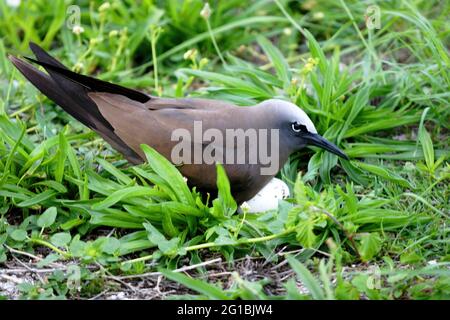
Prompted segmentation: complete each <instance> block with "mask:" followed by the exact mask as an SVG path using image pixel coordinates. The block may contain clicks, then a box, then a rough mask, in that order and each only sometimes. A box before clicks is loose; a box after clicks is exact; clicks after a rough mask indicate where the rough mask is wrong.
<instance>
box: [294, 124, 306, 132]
mask: <svg viewBox="0 0 450 320" xmlns="http://www.w3.org/2000/svg"><path fill="white" fill-rule="evenodd" d="M296 126H298V129H297V128H296ZM291 127H292V130H294V132H304V131H307V130H306V126H304V125H302V124H299V123H297V122H294V123H293V124H292V125H291Z"/></svg>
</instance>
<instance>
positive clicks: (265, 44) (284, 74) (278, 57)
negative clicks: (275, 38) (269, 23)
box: [257, 36, 291, 87]
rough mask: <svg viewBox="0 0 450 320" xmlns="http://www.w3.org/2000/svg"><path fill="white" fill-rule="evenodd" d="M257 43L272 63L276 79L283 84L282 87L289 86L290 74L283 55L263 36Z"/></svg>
mask: <svg viewBox="0 0 450 320" xmlns="http://www.w3.org/2000/svg"><path fill="white" fill-rule="evenodd" d="M257 41H258V44H259V45H260V46H261V48H262V49H263V50H264V52H265V53H266V55H267V56H268V58H269V59H270V62H272V64H273V67H274V68H275V71H276V73H277V76H278V78H280V79H281V80H282V81H283V83H284V87H287V86H289V85H290V83H291V72H290V70H289V65H288V63H287V62H286V59H285V58H284V56H283V54H282V53H281V52H280V50H279V49H278V48H277V47H275V46H274V45H273V44H272V42H270V41H269V40H268V39H266V38H264V37H263V36H259V37H258V38H257Z"/></svg>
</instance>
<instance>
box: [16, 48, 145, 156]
mask: <svg viewBox="0 0 450 320" xmlns="http://www.w3.org/2000/svg"><path fill="white" fill-rule="evenodd" d="M41 50H42V49H41ZM42 51H43V50H42ZM45 55H46V56H47V58H48V57H50V56H48V55H47V54H46V53H45ZM46 56H44V55H41V57H42V58H44V59H46ZM9 59H10V60H11V62H12V63H13V64H14V65H15V66H16V67H17V69H18V70H19V71H20V72H21V73H22V74H23V75H24V76H25V78H27V79H28V80H29V81H30V82H31V83H32V84H33V85H34V86H35V87H36V88H38V89H39V91H41V92H42V93H43V94H44V95H46V96H47V97H48V98H49V99H51V100H52V101H54V102H55V103H56V104H58V105H59V106H61V107H62V108H63V109H64V110H65V111H66V112H67V113H69V114H70V115H72V116H73V117H74V118H75V119H77V120H79V121H80V122H82V123H83V124H85V125H86V126H88V127H90V128H91V129H93V130H95V131H97V132H98V133H99V134H100V135H101V136H102V137H103V138H104V139H105V140H106V141H107V142H108V143H109V144H111V146H112V147H113V148H115V149H116V150H117V151H119V152H121V153H122V154H124V156H125V157H127V158H128V160H130V161H131V162H133V163H140V162H142V159H141V158H140V157H139V155H137V154H136V153H135V152H134V151H133V150H132V149H131V148H129V147H128V146H127V145H126V144H125V143H124V142H123V141H122V140H121V139H120V138H119V137H118V136H117V135H116V134H115V133H114V129H113V128H112V126H111V125H110V124H109V123H108V122H107V121H106V119H105V118H104V117H103V116H102V115H101V113H100V111H99V110H98V108H97V105H96V104H95V103H94V102H93V101H92V100H91V99H90V98H89V96H88V95H87V93H88V92H90V91H92V90H89V89H87V88H86V87H85V86H83V85H81V84H79V83H77V82H76V81H73V80H70V79H68V78H65V77H64V76H62V75H61V76H60V75H57V74H56V72H52V73H51V74H50V76H49V75H46V74H45V73H43V72H41V71H39V70H37V69H36V68H34V67H33V66H32V65H30V64H29V63H26V62H25V61H22V60H20V59H18V58H16V57H14V56H11V55H10V56H9ZM50 59H53V58H51V57H50ZM53 60H54V59H53ZM55 61H56V60H55ZM49 62H52V63H54V64H56V62H54V61H49ZM58 64H59V65H61V64H60V63H59V62H58ZM59 65H58V68H59V69H60V70H64V69H62V67H64V66H63V65H61V66H62V67H60V66H59ZM53 67H55V68H56V66H53ZM64 68H65V67H64ZM65 70H67V69H65Z"/></svg>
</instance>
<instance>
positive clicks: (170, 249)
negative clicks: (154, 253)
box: [143, 222, 180, 255]
mask: <svg viewBox="0 0 450 320" xmlns="http://www.w3.org/2000/svg"><path fill="white" fill-rule="evenodd" d="M143 226H144V228H145V230H147V236H148V240H150V242H151V243H155V244H157V245H158V249H159V250H161V252H162V253H163V254H166V255H172V254H175V253H176V252H177V250H178V243H179V240H180V239H179V238H172V239H171V240H167V239H166V237H164V235H163V234H162V233H161V232H159V231H158V229H156V228H155V227H154V226H153V225H152V224H151V223H149V222H147V223H144V224H143Z"/></svg>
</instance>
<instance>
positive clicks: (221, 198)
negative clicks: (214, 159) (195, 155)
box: [213, 164, 237, 218]
mask: <svg viewBox="0 0 450 320" xmlns="http://www.w3.org/2000/svg"><path fill="white" fill-rule="evenodd" d="M216 169H217V190H218V197H217V199H214V200H213V214H214V215H215V216H216V217H222V218H223V217H230V216H231V215H232V214H233V213H234V212H235V211H236V209H237V204H236V201H235V200H234V198H233V196H232V195H231V190H230V181H229V180H228V177H227V174H226V172H225V169H224V168H223V166H222V165H221V164H217V165H216Z"/></svg>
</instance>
